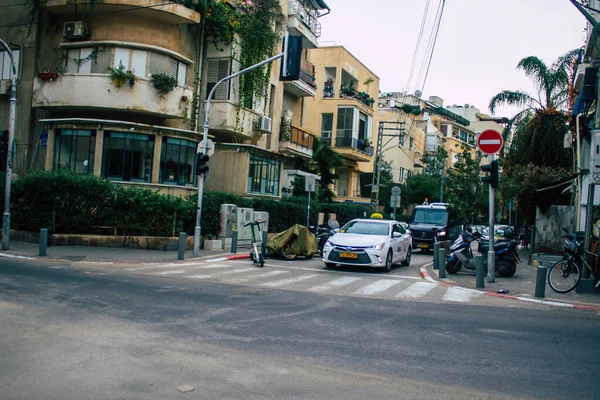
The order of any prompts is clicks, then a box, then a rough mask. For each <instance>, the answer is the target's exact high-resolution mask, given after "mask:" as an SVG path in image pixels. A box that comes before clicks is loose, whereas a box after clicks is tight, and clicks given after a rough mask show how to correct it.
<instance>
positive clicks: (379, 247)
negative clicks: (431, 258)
mask: <svg viewBox="0 0 600 400" xmlns="http://www.w3.org/2000/svg"><path fill="white" fill-rule="evenodd" d="M411 255H412V246H411V240H410V235H409V234H408V233H407V232H406V230H405V229H404V228H403V227H402V225H401V224H400V223H398V222H396V221H390V220H385V219H362V218H359V219H354V220H352V221H350V222H348V223H347V224H346V225H344V226H343V227H342V228H341V229H340V231H339V232H338V233H336V234H335V235H333V236H331V237H330V238H329V240H328V241H327V242H326V243H325V246H324V247H323V261H324V262H325V266H326V267H327V268H332V267H335V266H336V265H338V264H341V265H359V266H368V267H382V268H384V269H385V271H387V272H389V271H391V270H392V267H393V265H394V264H398V263H402V265H404V266H408V265H410V259H411Z"/></svg>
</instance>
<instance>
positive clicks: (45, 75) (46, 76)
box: [36, 70, 58, 82]
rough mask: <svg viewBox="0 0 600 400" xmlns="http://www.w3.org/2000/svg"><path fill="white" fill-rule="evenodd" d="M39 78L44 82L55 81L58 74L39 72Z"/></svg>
mask: <svg viewBox="0 0 600 400" xmlns="http://www.w3.org/2000/svg"><path fill="white" fill-rule="evenodd" d="M36 75H37V77H38V78H40V79H41V80H43V81H51V82H52V81H53V80H54V79H56V78H58V72H49V71H47V70H46V71H44V72H38V73H37V74H36Z"/></svg>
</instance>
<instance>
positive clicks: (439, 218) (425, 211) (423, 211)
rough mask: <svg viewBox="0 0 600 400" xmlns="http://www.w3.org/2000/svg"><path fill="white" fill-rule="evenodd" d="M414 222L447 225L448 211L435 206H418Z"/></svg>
mask: <svg viewBox="0 0 600 400" xmlns="http://www.w3.org/2000/svg"><path fill="white" fill-rule="evenodd" d="M412 223H413V224H415V223H416V224H432V225H446V224H448V211H446V210H443V209H435V208H417V209H415V211H414V214H413V218H412Z"/></svg>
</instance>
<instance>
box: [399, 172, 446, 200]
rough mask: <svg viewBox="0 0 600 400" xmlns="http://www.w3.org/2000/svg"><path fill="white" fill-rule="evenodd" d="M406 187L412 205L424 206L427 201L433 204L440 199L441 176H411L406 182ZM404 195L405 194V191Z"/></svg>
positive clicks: (407, 196)
mask: <svg viewBox="0 0 600 400" xmlns="http://www.w3.org/2000/svg"><path fill="white" fill-rule="evenodd" d="M406 187H407V188H408V191H407V192H408V193H407V195H406V198H407V201H408V202H409V203H410V204H422V203H423V201H425V199H429V201H430V202H432V201H435V200H439V198H440V197H439V196H440V177H439V176H432V175H411V176H410V177H409V178H408V179H407V180H406ZM402 193H403V194H404V190H403V191H402ZM403 197H404V196H403Z"/></svg>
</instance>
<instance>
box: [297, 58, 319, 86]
mask: <svg viewBox="0 0 600 400" xmlns="http://www.w3.org/2000/svg"><path fill="white" fill-rule="evenodd" d="M300 80H301V81H303V82H305V83H306V84H308V85H309V86H310V87H312V88H313V89H315V90H316V89H317V84H316V82H315V66H314V64H312V63H311V62H309V61H307V60H305V59H302V60H301V62H300Z"/></svg>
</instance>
